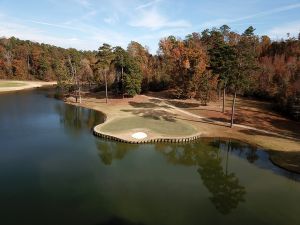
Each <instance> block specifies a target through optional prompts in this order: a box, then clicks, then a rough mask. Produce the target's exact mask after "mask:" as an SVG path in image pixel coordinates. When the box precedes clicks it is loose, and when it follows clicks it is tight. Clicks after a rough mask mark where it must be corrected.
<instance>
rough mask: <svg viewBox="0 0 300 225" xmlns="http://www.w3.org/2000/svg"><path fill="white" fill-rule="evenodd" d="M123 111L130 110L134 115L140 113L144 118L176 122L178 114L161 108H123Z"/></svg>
mask: <svg viewBox="0 0 300 225" xmlns="http://www.w3.org/2000/svg"><path fill="white" fill-rule="evenodd" d="M121 111H123V112H130V113H132V114H133V115H138V116H141V117H144V118H149V119H154V120H161V119H162V120H166V121H169V122H176V119H175V118H176V115H177V114H174V113H170V112H167V111H165V110H159V109H133V110H131V109H123V110H121Z"/></svg>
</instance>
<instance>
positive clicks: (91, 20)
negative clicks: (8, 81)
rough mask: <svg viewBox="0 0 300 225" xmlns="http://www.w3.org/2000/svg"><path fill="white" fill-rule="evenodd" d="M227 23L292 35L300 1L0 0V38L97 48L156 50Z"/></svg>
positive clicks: (298, 26) (299, 27)
mask: <svg viewBox="0 0 300 225" xmlns="http://www.w3.org/2000/svg"><path fill="white" fill-rule="evenodd" d="M223 24H227V25H228V26H230V27H231V29H232V30H233V31H235V32H239V33H241V32H243V31H244V30H245V29H246V28H247V27H249V26H250V25H252V26H253V27H255V28H256V34H258V35H268V36H270V37H271V38H272V39H273V40H278V39H280V38H286V37H287V33H290V35H291V36H294V37H298V33H299V32H300V0H206V1H205V0H198V1H196V0H185V1H184V0H173V1H172V0H123V1H122V0H0V37H3V36H4V37H11V36H15V37H17V38H19V39H23V40H31V41H35V42H40V43H41V42H42V43H47V44H52V45H56V46H60V47H65V48H69V47H73V48H76V49H80V50H97V49H98V48H99V46H101V45H102V44H103V43H108V44H111V45H113V46H121V47H123V48H126V47H127V45H128V43H129V42H130V41H137V42H139V43H141V44H142V45H143V46H148V47H149V50H150V52H151V53H155V52H156V51H157V49H158V42H159V40H160V39H161V38H163V37H167V36H169V35H174V36H176V37H181V38H184V37H185V36H186V35H187V34H190V33H192V32H201V31H202V30H204V29H206V28H212V27H220V26H221V25H223Z"/></svg>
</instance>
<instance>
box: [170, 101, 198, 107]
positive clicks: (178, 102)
mask: <svg viewBox="0 0 300 225" xmlns="http://www.w3.org/2000/svg"><path fill="white" fill-rule="evenodd" d="M167 102H168V103H169V104H171V105H174V106H175V107H178V108H196V107H199V106H200V104H199V103H190V102H182V101H176V100H167Z"/></svg>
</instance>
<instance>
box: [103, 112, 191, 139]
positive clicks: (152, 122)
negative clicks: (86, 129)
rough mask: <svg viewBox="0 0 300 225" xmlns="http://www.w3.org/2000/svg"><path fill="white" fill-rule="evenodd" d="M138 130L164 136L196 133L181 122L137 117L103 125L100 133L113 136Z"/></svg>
mask: <svg viewBox="0 0 300 225" xmlns="http://www.w3.org/2000/svg"><path fill="white" fill-rule="evenodd" d="M138 128H147V129H148V130H151V131H152V132H154V133H157V134H161V135H166V136H188V135H193V134H196V133H197V130H196V128H194V127H193V126H191V125H190V124H187V123H184V122H181V121H177V120H174V121H167V120H164V119H153V118H146V117H139V116H132V117H126V118H118V119H114V120H112V121H109V122H107V123H105V124H103V126H102V127H101V131H103V132H107V133H111V134H114V133H119V132H123V131H127V130H128V131H129V130H133V129H138Z"/></svg>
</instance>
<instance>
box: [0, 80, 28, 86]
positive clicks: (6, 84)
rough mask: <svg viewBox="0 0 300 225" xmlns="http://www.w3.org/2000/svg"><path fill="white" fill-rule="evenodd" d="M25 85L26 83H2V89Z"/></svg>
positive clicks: (0, 84)
mask: <svg viewBox="0 0 300 225" xmlns="http://www.w3.org/2000/svg"><path fill="white" fill-rule="evenodd" d="M25 85H26V84H25V83H20V82H9V81H4V82H0V88H2V87H22V86H25Z"/></svg>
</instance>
